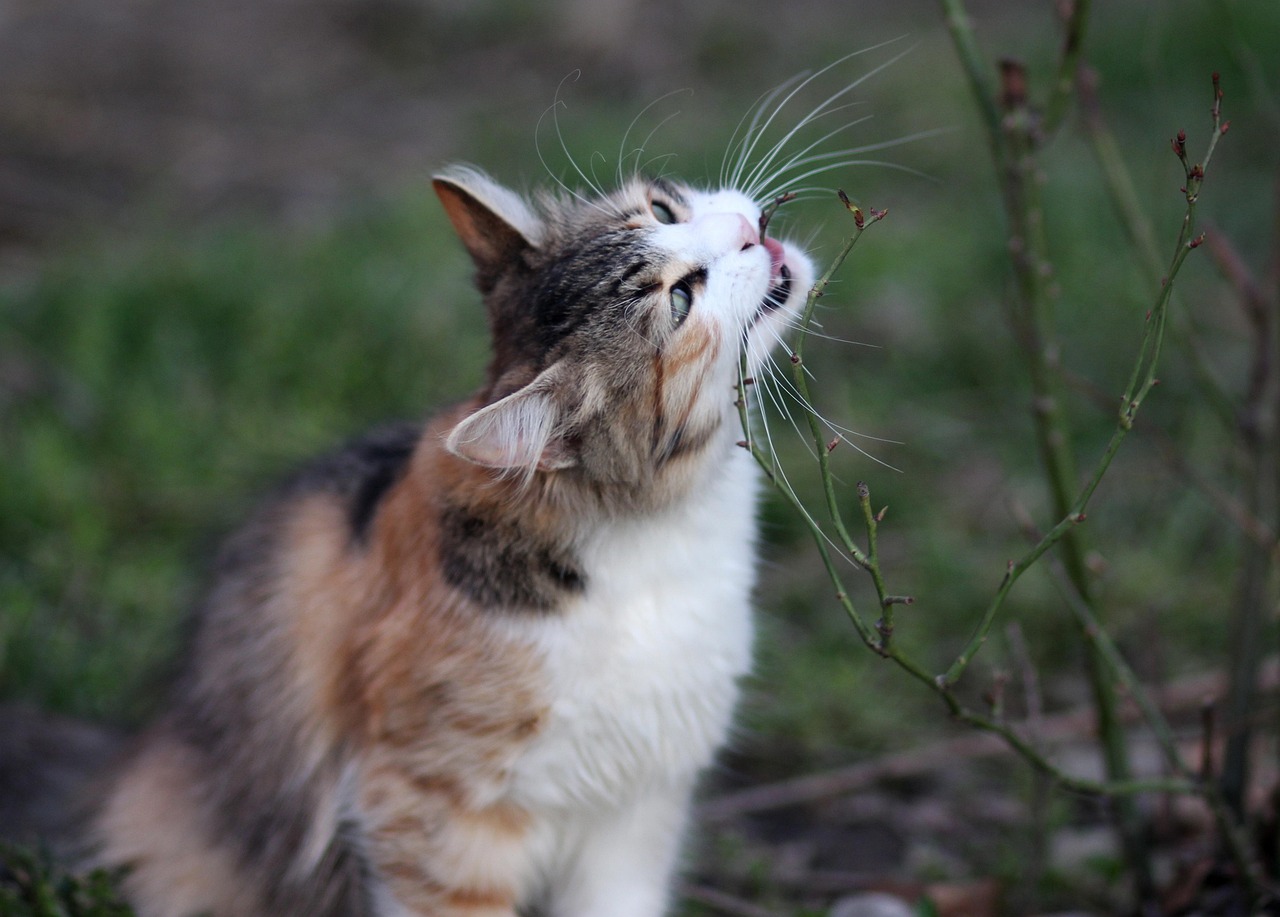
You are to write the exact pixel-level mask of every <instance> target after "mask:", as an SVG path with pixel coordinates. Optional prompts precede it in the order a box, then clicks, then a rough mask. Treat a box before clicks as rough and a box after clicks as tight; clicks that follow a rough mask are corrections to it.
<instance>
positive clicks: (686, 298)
mask: <svg viewBox="0 0 1280 917" xmlns="http://www.w3.org/2000/svg"><path fill="white" fill-rule="evenodd" d="M691 308H693V289H692V288H691V287H690V286H689V284H687V283H685V282H684V281H683V280H681V281H680V282H679V283H677V284H676V285H675V286H673V287H672V288H671V320H672V321H673V322H674V323H675V325H676V327H679V326H680V325H681V324H682V323H683V322H684V320H685V319H686V318H688V317H689V310H690V309H691Z"/></svg>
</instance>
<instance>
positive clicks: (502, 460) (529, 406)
mask: <svg viewBox="0 0 1280 917" xmlns="http://www.w3.org/2000/svg"><path fill="white" fill-rule="evenodd" d="M559 420H560V411H559V407H558V406H557V405H556V403H555V400H554V399H553V398H552V397H551V396H550V395H548V394H546V393H545V392H543V391H540V390H535V389H534V387H533V386H532V385H529V386H526V387H525V388H523V389H521V390H520V391H518V392H514V393H512V394H510V395H508V396H507V397H505V398H503V399H501V400H499V401H496V402H494V403H493V404H491V405H489V406H487V407H484V408H481V409H480V410H478V411H476V412H475V413H474V414H472V415H470V416H469V417H466V418H465V419H463V420H462V421H461V422H459V423H458V425H457V426H456V427H454V428H453V431H452V432H451V433H450V434H449V438H448V440H447V441H446V443H445V446H446V448H447V449H448V450H449V451H450V452H452V453H453V454H454V455H456V456H458V457H459V458H463V459H466V460H467V461H469V462H474V463H476V464H477V465H484V466H486V467H489V468H502V469H509V470H532V469H538V470H540V471H556V470H559V469H563V468H568V467H570V466H572V465H574V464H576V460H575V458H574V457H573V455H572V453H571V452H570V451H569V449H568V447H567V444H566V443H565V441H564V438H563V437H562V436H560V435H558V432H557V429H556V428H557V426H558V425H559Z"/></svg>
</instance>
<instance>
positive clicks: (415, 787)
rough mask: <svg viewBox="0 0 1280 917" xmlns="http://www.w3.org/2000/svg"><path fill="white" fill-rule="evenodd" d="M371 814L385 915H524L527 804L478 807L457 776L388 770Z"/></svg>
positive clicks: (370, 797)
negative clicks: (520, 903) (520, 909)
mask: <svg viewBox="0 0 1280 917" xmlns="http://www.w3.org/2000/svg"><path fill="white" fill-rule="evenodd" d="M363 816H364V817H363V821H364V826H365V829H364V840H365V849H366V851H367V854H368V856H369V859H370V865H371V866H372V867H373V872H374V874H375V876H376V880H375V884H376V889H375V894H374V913H375V914H376V915H377V917H516V910H515V903H516V899H517V896H518V894H519V890H520V887H521V883H522V881H523V880H524V878H525V876H526V875H527V873H528V868H527V863H528V851H527V833H528V818H527V817H526V815H525V813H524V811H523V810H522V809H519V808H517V807H515V806H512V805H510V804H508V803H496V804H491V805H486V806H474V805H471V804H469V803H468V801H467V799H466V797H465V796H464V795H463V794H462V793H460V792H459V791H458V789H457V786H456V784H454V783H452V782H451V781H445V780H429V779H424V778H420V777H419V778H409V777H393V776H389V775H387V774H385V773H384V774H382V775H380V779H379V780H378V781H377V783H376V785H375V788H374V789H372V790H370V791H366V794H365V806H364V813H363Z"/></svg>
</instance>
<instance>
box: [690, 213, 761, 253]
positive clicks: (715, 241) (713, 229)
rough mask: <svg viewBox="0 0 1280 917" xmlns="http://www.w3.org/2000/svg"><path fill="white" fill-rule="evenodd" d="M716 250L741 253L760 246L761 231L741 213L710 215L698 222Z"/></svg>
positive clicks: (705, 236)
mask: <svg viewBox="0 0 1280 917" xmlns="http://www.w3.org/2000/svg"><path fill="white" fill-rule="evenodd" d="M698 222H699V223H700V224H701V226H700V229H701V232H702V233H703V234H704V238H706V239H707V240H708V242H710V243H711V244H712V246H713V247H714V248H717V249H720V250H726V249H727V250H729V251H741V250H742V249H746V248H750V247H751V246H753V245H759V244H760V230H759V229H758V228H757V227H756V225H755V224H754V223H752V222H751V221H750V220H749V219H747V217H746V216H745V215H744V214H741V213H724V212H721V213H709V214H707V215H706V216H704V217H702V219H701V220H699V221H698Z"/></svg>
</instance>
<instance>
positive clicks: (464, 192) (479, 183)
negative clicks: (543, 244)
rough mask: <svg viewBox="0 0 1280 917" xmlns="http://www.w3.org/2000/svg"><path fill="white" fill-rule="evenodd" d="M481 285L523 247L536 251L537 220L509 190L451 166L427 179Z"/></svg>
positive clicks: (478, 174) (469, 169)
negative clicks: (431, 178) (473, 266)
mask: <svg viewBox="0 0 1280 917" xmlns="http://www.w3.org/2000/svg"><path fill="white" fill-rule="evenodd" d="M432 186H433V187H434V188H435V192H436V194H437V195H438V196H439V198H440V202H441V203H442V204H443V205H444V210H445V213H446V214H448V216H449V221H450V222H451V223H453V228H454V230H455V231H456V232H457V233H458V238H459V239H461V240H462V244H463V245H464V246H466V249H467V251H468V252H469V253H470V255H471V260H472V261H474V262H475V265H476V269H477V271H478V272H479V277H480V280H481V283H482V284H483V283H486V282H492V280H493V278H495V277H497V275H498V274H499V273H501V271H502V268H503V267H504V266H505V265H507V264H510V263H511V262H512V261H513V260H515V259H516V258H518V257H519V256H520V253H521V252H522V251H523V250H524V249H526V248H535V247H537V245H538V243H539V241H540V238H541V235H542V221H541V220H540V219H539V218H538V216H537V215H536V214H535V213H534V212H533V210H532V209H531V208H530V207H529V205H528V203H526V202H525V200H524V198H522V197H520V195H518V194H516V193H515V192H514V191H512V190H510V189H508V188H505V187H503V186H502V185H500V184H498V183H497V182H496V181H494V180H493V179H492V178H490V177H489V176H488V175H486V174H485V173H484V172H481V171H480V170H479V169H476V168H472V167H471V166H451V167H449V168H448V169H445V170H444V171H443V172H441V173H440V174H438V175H436V176H435V178H434V179H433V180H432Z"/></svg>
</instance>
